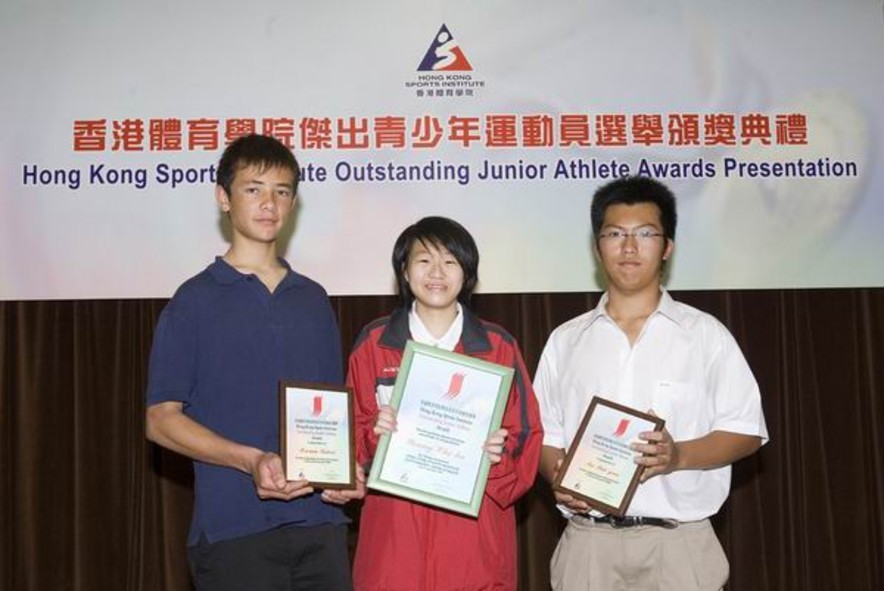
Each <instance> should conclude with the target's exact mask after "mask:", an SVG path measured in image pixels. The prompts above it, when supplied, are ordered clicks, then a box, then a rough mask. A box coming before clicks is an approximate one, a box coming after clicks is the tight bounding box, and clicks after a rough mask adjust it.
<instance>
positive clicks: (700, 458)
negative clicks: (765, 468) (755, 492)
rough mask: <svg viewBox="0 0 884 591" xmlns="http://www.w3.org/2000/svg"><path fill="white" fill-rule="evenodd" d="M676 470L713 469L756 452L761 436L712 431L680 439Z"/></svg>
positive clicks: (677, 447) (759, 445) (677, 444)
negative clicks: (700, 435)
mask: <svg viewBox="0 0 884 591" xmlns="http://www.w3.org/2000/svg"><path fill="white" fill-rule="evenodd" d="M675 446H676V449H677V450H678V461H677V464H676V468H675V469H676V470H712V469H715V468H721V467H722V466H727V465H730V464H733V463H734V462H736V461H737V460H739V459H741V458H744V457H746V456H748V455H751V454H753V453H755V452H756V451H757V450H758V448H759V447H761V438H760V437H757V436H754V435H743V434H740V433H730V432H727V431H712V432H711V433H709V434H708V435H705V436H703V437H700V438H698V439H691V440H686V441H679V442H676V444H675Z"/></svg>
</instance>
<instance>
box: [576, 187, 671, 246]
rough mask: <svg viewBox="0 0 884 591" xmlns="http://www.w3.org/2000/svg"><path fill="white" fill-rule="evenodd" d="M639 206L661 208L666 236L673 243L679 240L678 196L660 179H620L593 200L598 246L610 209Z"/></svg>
mask: <svg viewBox="0 0 884 591" xmlns="http://www.w3.org/2000/svg"><path fill="white" fill-rule="evenodd" d="M621 203H622V204H624V205H635V204H637V203H653V204H655V205H656V206H657V207H658V208H660V225H661V226H663V234H664V235H665V236H666V238H667V239H669V240H675V227H676V225H677V224H678V214H677V213H676V210H675V195H673V194H672V191H670V190H669V187H667V186H666V185H664V184H663V183H661V182H660V181H658V180H656V179H652V178H649V177H644V176H629V177H623V178H619V179H617V180H614V181H611V182H610V183H607V184H605V185H602V186H601V187H599V189H598V190H597V191H596V192H595V194H594V195H593V196H592V207H591V208H590V217H591V218H592V234H593V236H594V237H595V240H596V242H598V238H599V232H600V231H601V229H602V224H603V223H604V222H605V212H606V211H607V210H608V207H609V206H611V205H616V204H621Z"/></svg>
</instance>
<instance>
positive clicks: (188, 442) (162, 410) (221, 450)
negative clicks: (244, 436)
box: [146, 402, 264, 474]
mask: <svg viewBox="0 0 884 591" xmlns="http://www.w3.org/2000/svg"><path fill="white" fill-rule="evenodd" d="M146 430H147V438H148V439H149V440H151V441H153V442H154V443H156V444H158V445H161V446H162V447H165V448H167V449H170V450H172V451H174V452H177V453H179V454H181V455H184V456H187V457H189V458H192V459H194V460H199V461H202V462H208V463H211V464H216V465H219V466H227V467H230V468H235V469H237V470H240V471H242V472H245V473H246V474H252V473H253V471H254V467H255V466H256V465H257V463H258V460H259V459H260V457H261V456H262V455H263V453H264V452H263V451H262V450H260V449H257V448H254V447H249V446H246V445H241V444H239V443H236V442H234V441H231V440H229V439H226V438H224V437H221V436H220V435H218V434H217V433H215V432H213V431H212V430H210V429H208V428H206V427H204V426H203V425H201V424H199V423H198V422H196V421H194V420H193V419H191V418H190V417H188V416H187V415H185V414H184V412H183V411H182V407H181V404H180V403H177V402H164V403H161V404H156V405H152V406H150V407H148V409H147V418H146Z"/></svg>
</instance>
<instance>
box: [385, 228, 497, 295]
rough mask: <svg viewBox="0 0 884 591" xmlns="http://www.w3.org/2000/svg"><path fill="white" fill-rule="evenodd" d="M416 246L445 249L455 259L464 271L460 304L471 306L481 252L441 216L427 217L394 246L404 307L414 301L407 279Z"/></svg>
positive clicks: (396, 269) (401, 235)
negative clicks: (410, 258)
mask: <svg viewBox="0 0 884 591" xmlns="http://www.w3.org/2000/svg"><path fill="white" fill-rule="evenodd" d="M415 242H420V243H421V244H423V245H424V246H428V245H432V246H435V247H436V248H444V249H445V250H447V251H448V252H450V253H451V254H452V255H453V256H454V258H455V259H456V260H457V262H458V264H459V265H460V268H461V269H462V270H463V287H462V288H461V290H460V293H459V294H457V300H458V301H459V302H460V303H461V304H463V305H468V304H469V303H470V298H471V297H472V295H473V290H474V289H475V288H476V282H478V281H479V249H478V248H477V247H476V241H475V240H473V237H472V236H471V235H470V233H469V232H468V231H467V229H466V228H464V227H463V226H461V225H460V224H459V223H457V222H455V221H454V220H452V219H448V218H445V217H440V216H431V217H425V218H423V219H421V220H419V221H418V222H417V223H415V224H412V225H410V226H408V227H407V228H405V230H404V231H403V232H402V233H401V234H400V235H399V238H397V239H396V244H395V245H394V246H393V259H392V260H393V272H394V273H395V274H396V283H397V284H398V285H399V297H400V298H401V300H402V303H403V305H405V306H406V307H407V306H410V305H411V302H412V301H414V294H413V293H411V288H409V287H408V281H406V279H405V267H406V266H407V265H408V255H409V253H410V252H411V248H412V246H414V243H415Z"/></svg>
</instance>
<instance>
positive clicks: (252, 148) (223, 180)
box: [215, 133, 301, 195]
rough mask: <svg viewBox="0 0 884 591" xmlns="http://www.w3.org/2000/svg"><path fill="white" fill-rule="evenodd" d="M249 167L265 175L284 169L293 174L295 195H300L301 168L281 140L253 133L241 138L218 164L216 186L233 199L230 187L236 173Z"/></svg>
mask: <svg viewBox="0 0 884 591" xmlns="http://www.w3.org/2000/svg"><path fill="white" fill-rule="evenodd" d="M249 166H257V167H258V168H260V169H261V170H262V171H264V170H267V169H270V168H284V169H288V170H290V171H292V175H293V178H294V179H295V180H294V182H293V186H292V194H296V193H297V192H298V183H299V182H300V181H301V168H300V167H299V166H298V161H297V160H296V159H295V155H294V154H292V151H291V150H290V149H289V148H287V147H286V146H285V145H284V144H283V143H282V142H280V141H279V140H278V139H276V138H274V137H271V136H269V135H258V134H254V133H253V134H249V135H244V136H241V137H239V138H237V139H236V140H234V141H233V142H231V144H230V145H229V146H227V148H226V149H225V150H224V153H223V154H221V159H220V160H219V161H218V169H217V170H216V171H215V179H216V181H215V182H216V183H217V184H218V185H219V186H220V187H222V188H223V189H224V191H225V192H226V193H227V194H228V195H230V186H231V185H232V184H233V178H234V177H235V176H236V173H237V172H238V171H240V170H242V169H243V168H248V167H249Z"/></svg>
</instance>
